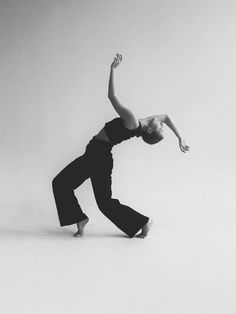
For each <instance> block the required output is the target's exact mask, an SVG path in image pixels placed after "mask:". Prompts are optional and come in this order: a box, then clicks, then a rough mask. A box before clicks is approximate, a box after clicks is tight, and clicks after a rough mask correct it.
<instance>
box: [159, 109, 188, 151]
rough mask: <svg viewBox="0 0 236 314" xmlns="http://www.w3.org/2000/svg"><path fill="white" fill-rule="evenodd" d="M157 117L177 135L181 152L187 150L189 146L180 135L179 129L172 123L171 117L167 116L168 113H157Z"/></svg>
mask: <svg viewBox="0 0 236 314" xmlns="http://www.w3.org/2000/svg"><path fill="white" fill-rule="evenodd" d="M157 118H158V119H159V120H160V121H161V122H163V123H165V124H166V125H167V126H168V127H169V128H170V129H171V130H172V131H173V132H174V134H175V135H176V136H177V138H178V140H179V148H180V149H181V151H182V152H183V153H185V152H186V151H188V150H189V146H188V145H186V143H185V140H184V139H183V137H182V136H181V135H180V133H179V131H178V130H177V128H176V126H175V125H174V123H173V121H172V119H171V118H170V117H169V116H168V114H159V115H157Z"/></svg>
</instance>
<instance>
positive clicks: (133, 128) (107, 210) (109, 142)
mask: <svg viewBox="0 0 236 314" xmlns="http://www.w3.org/2000/svg"><path fill="white" fill-rule="evenodd" d="M121 61H122V56H121V55H120V54H116V57H115V58H114V61H113V62H112V64H111V69H110V79H109V91H108V97H109V99H110V101H111V103H112V105H113V107H114V109H115V110H116V112H117V113H118V115H119V116H120V117H118V118H115V119H113V120H112V121H110V122H107V123H106V124H105V126H104V128H102V129H101V131H100V132H99V133H98V134H97V135H95V136H94V137H93V138H92V139H91V140H90V142H89V143H88V145H87V146H86V151H85V153H84V154H83V155H82V156H80V157H78V158H77V159H75V160H74V161H72V162H71V163H70V164H69V165H68V166H67V167H65V168H64V169H63V170H62V171H61V172H60V173H59V174H58V175H57V176H56V177H55V178H54V179H53V184H52V186H53V193H54V198H55V202H56V206H57V211H58V216H59V221H60V225H61V226H66V225H71V224H77V228H78V231H77V232H76V233H75V234H74V236H75V237H81V236H83V234H84V227H85V225H86V224H87V223H88V221H89V218H88V217H87V216H86V215H85V214H84V213H83V211H82V209H81V207H80V205H79V204H78V202H77V198H76V197H75V195H74V190H75V189H76V188H77V187H78V186H80V185H81V184H82V183H83V182H84V181H85V180H86V179H88V178H90V179H91V183H92V187H93V191H94V196H95V199H96V202H97V205H98V207H99V209H100V210H101V212H102V213H103V214H104V215H105V216H106V217H107V218H108V219H110V220H111V221H112V222H113V223H114V224H115V225H116V226H117V227H118V228H119V229H120V230H122V231H123V232H124V233H126V234H127V235H128V236H129V237H130V238H132V237H134V236H135V235H136V234H137V233H138V231H140V233H139V234H137V235H136V237H139V238H145V237H146V236H147V234H148V232H149V229H150V226H151V224H152V221H151V220H150V219H149V217H146V216H144V215H142V214H140V213H138V212H137V211H135V210H134V209H132V208H130V207H129V206H126V205H124V204H121V203H120V202H119V200H117V199H114V198H112V191H111V173H112V168H113V158H112V153H111V150H112V147H113V146H114V145H117V144H119V143H121V142H122V141H124V140H128V139H130V138H132V137H134V136H136V137H141V138H142V139H143V141H144V142H146V143H148V144H155V143H158V142H159V141H161V140H162V139H163V138H164V134H163V123H165V124H166V125H167V126H168V127H169V128H170V129H171V130H172V131H173V132H174V133H175V135H176V136H177V137H178V139H179V147H180V149H181V151H182V152H184V153H185V152H186V151H188V150H189V146H187V145H186V144H185V141H184V140H183V138H182V137H181V136H180V135H179V132H178V130H177V129H176V127H175V126H174V124H173V122H172V121H171V119H170V117H169V116H168V115H167V114H159V115H154V116H151V117H147V118H144V119H139V120H137V119H136V117H135V115H134V114H133V112H131V111H130V110H129V109H128V108H126V107H125V106H123V105H122V104H121V103H120V102H119V100H118V99H117V97H116V94H115V91H114V83H113V80H114V71H115V69H116V68H117V67H118V66H119V64H120V63H121Z"/></svg>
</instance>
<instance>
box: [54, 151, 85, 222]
mask: <svg viewBox="0 0 236 314" xmlns="http://www.w3.org/2000/svg"><path fill="white" fill-rule="evenodd" d="M89 176H90V173H89V165H88V161H87V158H86V156H85V155H83V156H80V157H78V158H77V159H75V160H74V161H72V162H71V163H70V164H69V165H68V166H66V167H65V168H64V169H63V170H62V171H61V172H60V173H59V174H58V175H57V176H56V177H55V178H54V179H53V181H52V187H53V193H54V198H55V202H56V206H57V211H58V216H59V221H60V225H61V226H66V225H71V224H75V223H79V222H81V221H84V220H86V219H88V217H87V216H86V215H85V214H84V213H83V212H82V209H81V207H80V205H79V204H78V201H77V198H76V197H75V194H74V190H75V189H76V188H77V187H78V186H79V185H81V184H82V183H83V182H84V181H85V180H86V179H88V178H89Z"/></svg>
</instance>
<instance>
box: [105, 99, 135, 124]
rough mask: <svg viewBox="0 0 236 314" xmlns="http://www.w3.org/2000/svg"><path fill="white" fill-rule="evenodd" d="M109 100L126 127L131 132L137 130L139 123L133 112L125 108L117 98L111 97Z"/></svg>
mask: <svg viewBox="0 0 236 314" xmlns="http://www.w3.org/2000/svg"><path fill="white" fill-rule="evenodd" d="M109 99H110V101H111V103H112V106H113V107H114V109H115V111H116V112H117V113H118V115H119V116H120V117H121V118H122V119H123V120H124V126H125V127H126V128H127V129H130V130H132V129H136V128H137V127H138V126H139V123H138V121H137V119H136V117H135V115H134V114H133V112H132V111H131V110H130V109H128V108H126V107H125V106H123V105H122V104H121V103H120V101H119V100H118V99H117V98H116V97H115V96H113V97H109Z"/></svg>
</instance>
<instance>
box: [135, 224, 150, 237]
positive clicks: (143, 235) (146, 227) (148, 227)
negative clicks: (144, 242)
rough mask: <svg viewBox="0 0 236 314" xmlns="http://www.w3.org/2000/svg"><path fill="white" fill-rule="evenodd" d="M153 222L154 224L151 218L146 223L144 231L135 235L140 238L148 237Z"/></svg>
mask: <svg viewBox="0 0 236 314" xmlns="http://www.w3.org/2000/svg"><path fill="white" fill-rule="evenodd" d="M152 224H153V220H151V219H149V220H148V222H147V223H146V225H144V226H143V228H142V231H141V232H140V233H139V234H137V235H136V236H135V237H136V238H140V239H144V238H146V236H147V235H148V232H149V231H150V228H151V226H152Z"/></svg>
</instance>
